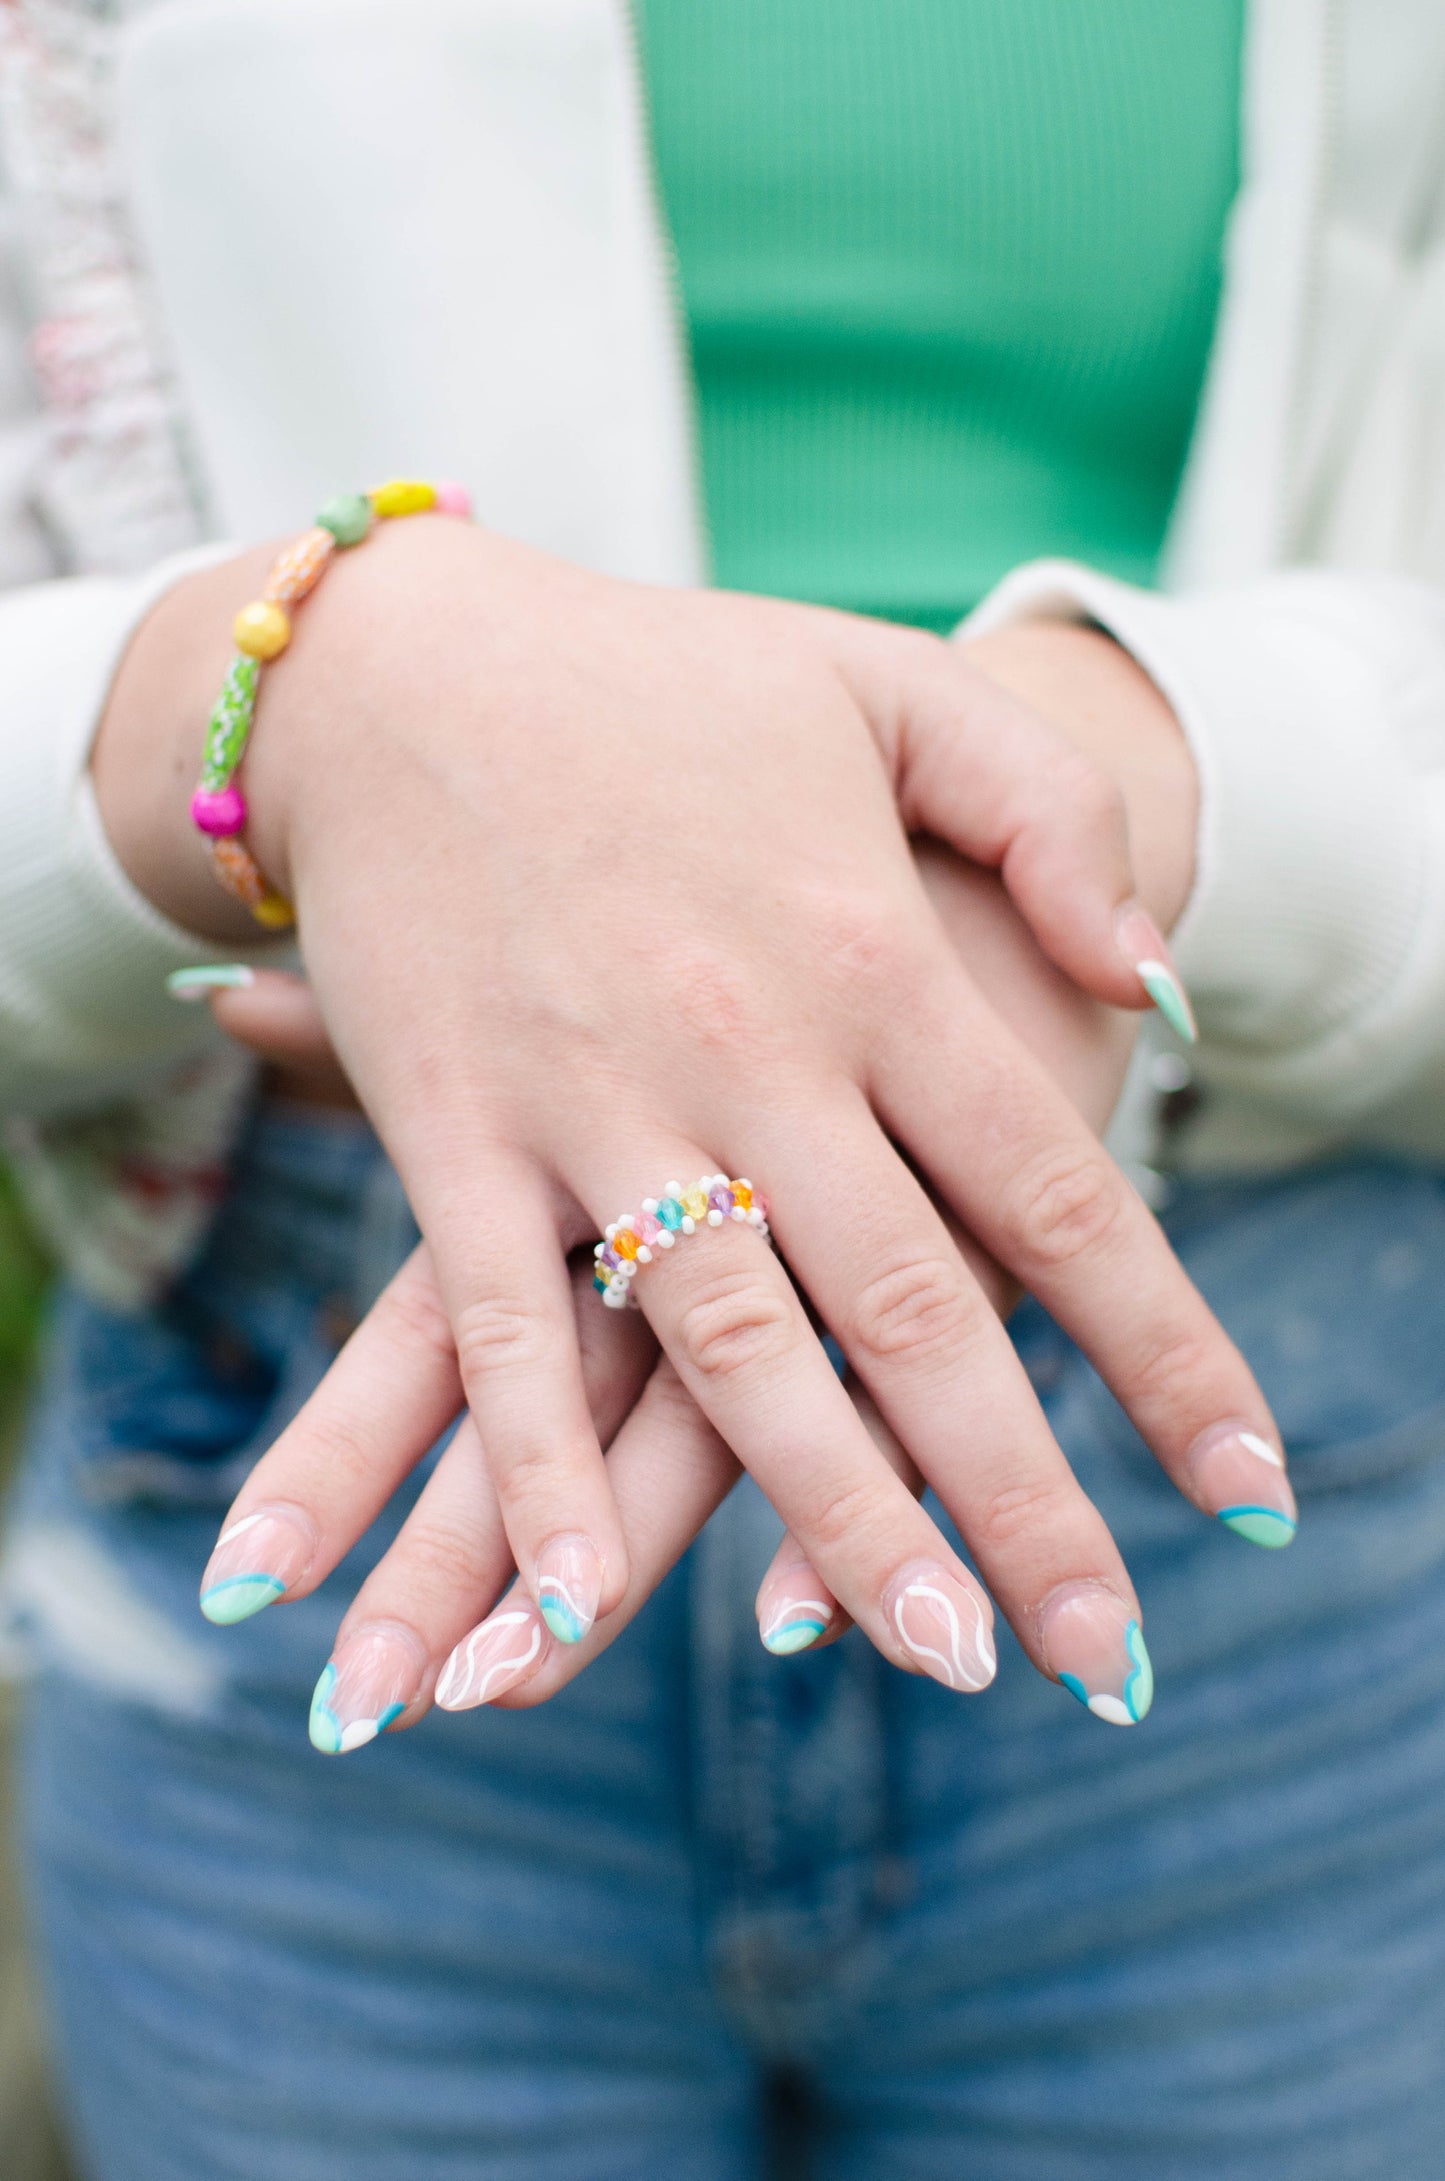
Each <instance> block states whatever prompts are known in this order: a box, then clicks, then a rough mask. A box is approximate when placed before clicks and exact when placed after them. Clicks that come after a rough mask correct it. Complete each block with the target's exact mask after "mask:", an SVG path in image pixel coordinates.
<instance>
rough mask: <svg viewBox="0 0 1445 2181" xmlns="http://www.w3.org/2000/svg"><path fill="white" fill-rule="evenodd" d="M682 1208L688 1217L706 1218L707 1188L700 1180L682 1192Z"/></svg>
mask: <svg viewBox="0 0 1445 2181" xmlns="http://www.w3.org/2000/svg"><path fill="white" fill-rule="evenodd" d="M682 1208H683V1210H684V1211H685V1212H686V1213H687V1216H688V1218H689V1219H706V1218H707V1190H706V1188H705V1187H704V1185H703V1184H702V1182H700V1181H695V1182H694V1183H693V1185H692V1187H691V1188H690V1189H684V1190H683V1192H682Z"/></svg>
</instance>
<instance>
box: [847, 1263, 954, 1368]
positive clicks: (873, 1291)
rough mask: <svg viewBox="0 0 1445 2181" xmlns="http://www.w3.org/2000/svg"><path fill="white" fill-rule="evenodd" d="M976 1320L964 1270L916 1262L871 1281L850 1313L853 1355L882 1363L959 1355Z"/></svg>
mask: <svg viewBox="0 0 1445 2181" xmlns="http://www.w3.org/2000/svg"><path fill="white" fill-rule="evenodd" d="M975 1315H976V1314H975V1311H974V1308H973V1306H972V1303H971V1301H970V1298H969V1294H968V1290H967V1288H966V1286H965V1284H964V1278H963V1272H962V1268H961V1266H958V1265H955V1264H950V1263H949V1261H948V1260H947V1259H946V1258H943V1257H932V1258H929V1257H924V1258H914V1259H911V1260H910V1261H909V1262H908V1263H907V1264H902V1265H896V1266H894V1267H892V1268H891V1269H890V1270H888V1271H886V1272H882V1273H877V1274H875V1275H874V1276H873V1278H872V1279H870V1280H869V1281H868V1283H867V1285H866V1286H865V1287H864V1289H863V1291H862V1293H861V1294H860V1295H859V1296H858V1298H857V1300H856V1302H855V1304H854V1307H853V1311H852V1314H851V1323H850V1328H849V1330H850V1336H851V1347H850V1353H852V1352H855V1351H856V1352H857V1354H858V1355H859V1356H860V1358H862V1359H864V1360H867V1359H871V1360H873V1361H874V1362H878V1363H887V1362H891V1361H893V1360H894V1359H896V1358H897V1357H899V1356H907V1357H909V1358H910V1359H911V1360H913V1361H915V1362H917V1361H921V1360H923V1359H925V1358H927V1357H929V1356H934V1355H940V1354H944V1353H954V1352H956V1351H957V1349H958V1348H960V1347H961V1346H963V1345H965V1344H966V1343H967V1342H968V1340H969V1337H970V1335H971V1333H972V1331H973V1327H974V1323H975Z"/></svg>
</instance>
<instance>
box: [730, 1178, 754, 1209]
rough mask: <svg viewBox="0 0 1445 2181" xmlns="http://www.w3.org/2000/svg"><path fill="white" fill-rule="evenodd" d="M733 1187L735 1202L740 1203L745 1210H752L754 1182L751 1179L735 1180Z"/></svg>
mask: <svg viewBox="0 0 1445 2181" xmlns="http://www.w3.org/2000/svg"><path fill="white" fill-rule="evenodd" d="M732 1188H733V1202H734V1204H736V1205H739V1206H740V1207H741V1209H742V1210H743V1211H745V1212H750V1211H751V1210H752V1208H753V1185H752V1183H751V1182H750V1181H735V1182H734V1183H733V1185H732Z"/></svg>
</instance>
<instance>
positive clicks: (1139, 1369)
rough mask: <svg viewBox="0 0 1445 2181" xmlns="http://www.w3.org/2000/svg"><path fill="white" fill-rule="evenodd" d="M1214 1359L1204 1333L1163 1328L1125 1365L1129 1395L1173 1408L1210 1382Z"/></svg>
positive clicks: (1139, 1399) (1133, 1398) (1132, 1397)
mask: <svg viewBox="0 0 1445 2181" xmlns="http://www.w3.org/2000/svg"><path fill="white" fill-rule="evenodd" d="M1215 1360H1216V1359H1215V1357H1214V1356H1212V1355H1211V1352H1210V1345H1209V1342H1208V1341H1207V1340H1206V1339H1205V1338H1204V1337H1203V1336H1202V1335H1201V1334H1199V1333H1197V1332H1189V1331H1181V1330H1180V1329H1179V1328H1177V1327H1174V1328H1171V1329H1170V1330H1169V1331H1167V1332H1160V1333H1158V1334H1157V1335H1156V1336H1155V1338H1154V1339H1153V1340H1152V1341H1151V1342H1149V1343H1148V1345H1147V1346H1145V1347H1144V1349H1143V1351H1142V1353H1141V1354H1140V1355H1139V1356H1137V1357H1136V1358H1135V1359H1134V1360H1133V1361H1132V1362H1131V1363H1130V1364H1129V1365H1127V1366H1126V1373H1125V1376H1126V1380H1127V1389H1128V1392H1129V1395H1130V1398H1131V1399H1132V1400H1135V1401H1139V1402H1148V1403H1150V1404H1156V1403H1157V1404H1159V1405H1160V1406H1162V1407H1165V1408H1168V1409H1171V1410H1172V1409H1174V1408H1176V1407H1178V1406H1180V1405H1181V1403H1182V1402H1187V1401H1188V1400H1189V1397H1190V1396H1191V1395H1192V1394H1194V1393H1195V1392H1196V1391H1197V1389H1198V1387H1199V1386H1200V1385H1201V1384H1207V1383H1208V1378H1209V1374H1210V1371H1211V1368H1212V1365H1213V1363H1214V1362H1215Z"/></svg>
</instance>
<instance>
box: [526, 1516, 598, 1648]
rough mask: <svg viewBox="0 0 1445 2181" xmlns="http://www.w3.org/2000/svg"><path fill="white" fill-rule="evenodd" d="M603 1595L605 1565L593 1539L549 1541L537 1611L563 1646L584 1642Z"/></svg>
mask: <svg viewBox="0 0 1445 2181" xmlns="http://www.w3.org/2000/svg"><path fill="white" fill-rule="evenodd" d="M601 1595H602V1562H601V1560H600V1559H599V1558H598V1554H597V1547H596V1546H595V1545H594V1544H593V1542H592V1540H591V1538H590V1537H583V1536H581V1535H580V1533H579V1534H577V1535H575V1536H571V1537H553V1538H549V1539H548V1541H547V1543H546V1544H545V1545H544V1546H543V1547H542V1550H541V1551H540V1552H539V1553H538V1555H537V1610H538V1612H539V1613H540V1614H541V1616H542V1618H543V1620H544V1621H545V1622H546V1623H547V1626H548V1627H549V1628H550V1629H551V1631H552V1633H553V1635H554V1636H555V1637H556V1638H557V1641H558V1642H559V1643H580V1642H581V1641H582V1638H583V1637H584V1636H585V1635H586V1633H587V1631H588V1629H589V1628H590V1627H591V1626H592V1623H593V1622H594V1621H595V1620H596V1618H597V1601H598V1599H599V1598H600V1597H601Z"/></svg>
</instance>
